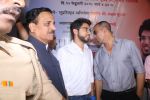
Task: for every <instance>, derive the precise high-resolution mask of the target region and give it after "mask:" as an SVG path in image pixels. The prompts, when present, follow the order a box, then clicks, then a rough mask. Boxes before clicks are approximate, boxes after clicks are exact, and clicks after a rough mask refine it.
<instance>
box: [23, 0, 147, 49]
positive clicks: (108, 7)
mask: <svg viewBox="0 0 150 100" xmlns="http://www.w3.org/2000/svg"><path fill="white" fill-rule="evenodd" d="M35 7H48V8H50V9H51V10H52V11H53V13H54V16H55V23H56V37H57V43H58V48H59V47H62V46H64V45H66V44H68V43H69V42H70V40H71V38H70V30H69V28H70V23H71V22H72V21H73V20H75V19H77V18H79V17H84V18H88V19H90V20H91V21H92V26H94V24H95V23H97V22H99V21H103V20H105V21H108V22H109V23H111V26H112V31H113V33H114V35H115V36H116V37H119V38H127V39H130V40H133V41H134V42H135V43H136V44H137V45H139V39H138V31H139V27H140V25H141V24H142V22H143V20H145V19H147V18H150V13H149V11H150V2H149V1H148V0H28V1H27V6H26V8H25V11H28V10H30V9H32V8H35Z"/></svg>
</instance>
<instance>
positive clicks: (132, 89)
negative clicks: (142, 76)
mask: <svg viewBox="0 0 150 100" xmlns="http://www.w3.org/2000/svg"><path fill="white" fill-rule="evenodd" d="M132 92H136V88H135V87H134V88H131V89H128V90H125V91H119V92H111V91H108V90H103V91H102V93H108V94H115V95H116V94H118V95H119V94H127V93H132Z"/></svg>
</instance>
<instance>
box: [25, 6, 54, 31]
mask: <svg viewBox="0 0 150 100" xmlns="http://www.w3.org/2000/svg"><path fill="white" fill-rule="evenodd" d="M41 12H49V13H52V10H51V9H49V8H46V7H40V8H33V9H31V10H29V11H28V12H27V13H26V16H25V18H26V23H25V24H26V27H27V30H28V31H29V24H30V23H37V17H38V16H39V14H40V13H41Z"/></svg>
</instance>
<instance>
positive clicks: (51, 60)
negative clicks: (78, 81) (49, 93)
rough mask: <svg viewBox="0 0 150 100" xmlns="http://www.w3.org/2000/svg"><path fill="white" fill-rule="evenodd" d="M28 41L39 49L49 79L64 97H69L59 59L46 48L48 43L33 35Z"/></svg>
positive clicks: (39, 56)
mask: <svg viewBox="0 0 150 100" xmlns="http://www.w3.org/2000/svg"><path fill="white" fill-rule="evenodd" d="M28 41H29V42H30V43H31V44H32V45H33V46H34V47H35V49H36V50H37V55H38V58H39V60H40V63H41V65H42V67H43V68H44V70H45V71H46V73H47V75H48V77H49V79H50V80H51V81H52V83H53V85H54V86H55V87H56V88H57V90H58V91H59V92H60V93H61V94H62V95H63V96H64V97H67V93H66V90H65V85H64V81H63V77H62V73H61V69H60V65H59V62H58V60H57V59H56V58H55V57H54V55H53V54H52V53H51V52H49V51H48V50H46V45H45V44H44V43H42V42H40V41H38V40H37V39H36V38H34V37H33V36H29V38H28Z"/></svg>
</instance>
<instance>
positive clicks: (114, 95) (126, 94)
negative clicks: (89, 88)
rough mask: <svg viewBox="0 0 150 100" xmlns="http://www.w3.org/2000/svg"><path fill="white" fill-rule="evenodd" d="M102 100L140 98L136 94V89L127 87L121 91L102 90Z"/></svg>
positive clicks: (137, 99) (132, 99) (136, 99)
mask: <svg viewBox="0 0 150 100" xmlns="http://www.w3.org/2000/svg"><path fill="white" fill-rule="evenodd" d="M102 100H140V98H139V97H138V96H137V95H136V89H135V88H132V89H128V90H126V91H122V92H110V91H107V90H103V91H102Z"/></svg>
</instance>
